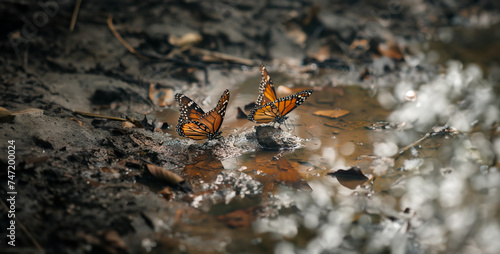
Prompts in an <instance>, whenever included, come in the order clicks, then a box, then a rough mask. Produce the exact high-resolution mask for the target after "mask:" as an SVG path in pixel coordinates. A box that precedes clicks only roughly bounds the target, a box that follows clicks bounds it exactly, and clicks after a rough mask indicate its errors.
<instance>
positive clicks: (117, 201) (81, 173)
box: [0, 0, 500, 253]
mask: <svg viewBox="0 0 500 254" xmlns="http://www.w3.org/2000/svg"><path fill="white" fill-rule="evenodd" d="M77 2H78V1H69V0H66V1H63V0H61V1H55V0H54V1H30V0H25V1H1V2H0V12H1V16H0V20H1V24H2V26H1V28H0V31H1V34H2V38H1V39H0V54H1V56H0V61H1V65H0V91H1V93H0V107H3V108H4V109H5V110H7V111H8V112H7V111H3V113H2V118H1V123H0V136H1V137H2V138H1V140H0V142H1V145H0V146H1V147H2V150H1V151H2V155H0V165H1V168H2V170H1V172H0V175H1V177H0V179H2V180H1V181H2V182H1V183H0V185H1V186H2V201H3V202H4V204H6V205H7V206H3V208H2V215H1V220H0V221H1V226H2V230H1V231H0V232H2V233H1V236H0V239H1V243H0V244H1V248H2V249H4V250H8V251H10V252H11V253H29V252H42V251H43V252H47V253H96V252H105V253H140V252H149V251H153V252H154V251H157V252H159V253H161V252H165V251H167V250H168V251H171V252H174V253H177V252H185V251H187V252H190V253H199V252H206V253H216V252H229V253H231V252H233V253H235V252H239V251H241V250H245V249H247V250H248V251H249V252H270V251H272V250H273V244H274V243H273V240H272V239H273V238H272V237H271V236H266V235H265V234H264V236H263V237H262V239H264V240H262V239H261V241H260V242H259V243H255V242H251V241H247V240H246V239H244V238H243V237H238V234H235V233H234V231H232V230H233V228H234V223H233V224H231V223H227V220H229V219H224V218H222V219H221V218H217V217H216V216H213V215H211V214H210V213H207V209H204V208H207V207H204V206H203V205H202V206H201V208H200V207H196V206H194V205H193V202H192V201H193V198H195V196H192V194H190V193H189V188H194V189H195V190H200V189H202V187H199V186H198V185H197V182H196V181H199V178H196V177H195V176H196V174H195V173H192V174H189V173H186V172H185V166H186V165H190V164H192V158H193V157H196V156H203V152H200V151H205V150H206V149H209V150H210V149H215V150H216V149H217V147H215V148H210V147H209V148H206V147H205V146H203V145H202V143H199V144H198V143H196V144H192V143H189V144H191V145H188V143H187V141H186V140H185V139H179V137H178V136H177V134H176V133H175V131H174V128H175V127H173V128H172V126H175V124H176V120H177V117H178V115H176V114H177V113H176V112H175V111H177V109H178V108H177V105H175V103H173V101H172V97H173V94H175V93H177V92H182V93H189V94H191V96H192V98H193V99H195V100H196V101H201V100H203V99H204V98H206V96H207V95H212V93H217V94H220V93H221V91H222V90H223V89H225V88H231V87H237V86H238V85H239V84H241V83H242V82H244V81H245V80H246V79H248V78H253V79H254V80H256V82H255V86H257V84H258V78H257V76H258V75H259V70H258V65H259V64H260V63H261V62H264V63H266V65H268V66H270V68H272V69H274V70H279V71H282V72H286V73H287V74H288V75H289V78H290V77H291V79H292V80H295V81H296V82H297V83H298V84H299V85H301V86H309V87H315V88H318V87H319V88H322V87H332V86H338V85H341V84H346V83H348V84H359V85H360V86H361V87H363V88H365V89H368V90H369V89H373V90H374V91H375V90H376V88H377V87H378V86H384V85H383V84H381V83H380V82H377V78H380V79H382V80H385V81H387V80H395V79H397V78H400V77H401V76H404V75H413V74H418V75H415V79H422V80H424V81H425V80H426V79H429V78H430V77H432V76H434V75H436V74H438V73H440V72H441V71H442V66H441V65H440V63H441V62H440V61H444V59H443V58H441V59H435V61H433V62H431V63H426V64H421V65H417V66H415V65H412V59H413V58H418V56H419V55H421V54H425V52H426V50H428V47H429V42H430V41H433V40H437V39H436V38H438V39H439V36H446V35H447V34H446V33H444V35H443V33H441V32H442V28H443V27H445V28H446V29H448V30H446V31H447V32H449V31H452V30H453V29H462V28H470V27H473V28H474V29H483V30H487V29H490V28H491V27H492V26H493V27H494V25H495V24H498V22H499V21H500V16H499V14H498V11H499V10H500V5H499V4H498V3H497V1H442V2H441V1H430V2H428V1H417V2H412V1H387V2H380V1H370V0H366V1H334V2H331V1H253V2H245V1H218V0H217V1H196V0H192V1H187V0H185V1H184V0H181V1H146V2H142V1H82V3H81V6H80V7H79V11H78V13H77V15H76V19H75V22H74V29H73V30H72V31H70V26H71V20H72V17H73V16H75V14H74V10H75V6H76V5H77ZM110 22H111V23H112V24H111V25H110ZM497 27H498V25H497ZM113 30H114V31H115V32H117V33H118V34H120V36H121V37H122V38H123V41H126V43H127V44H128V45H129V46H130V47H131V48H133V49H135V51H133V52H131V51H130V50H129V49H127V47H126V46H125V45H124V43H123V41H120V40H119V39H118V38H117V36H116V34H114V33H113ZM186 35H187V36H186ZM183 36H184V37H183ZM494 36H496V39H498V33H496V35H493V38H495V37H494ZM490 40H491V39H490ZM490 40H488V39H486V40H484V41H482V43H481V45H480V48H481V49H482V51H487V52H498V51H497V50H498V45H493V43H489V42H490ZM438 41H439V45H442V44H445V45H446V43H448V44H449V45H455V46H456V45H458V47H460V44H461V43H462V42H451V41H446V40H438ZM443 41H444V42H443ZM493 41H494V40H493ZM463 43H464V44H466V43H467V41H465V42H463ZM467 45H468V44H466V45H465V47H463V48H466V49H464V50H468V49H470V47H467ZM495 47H496V48H495ZM450 51H451V50H450ZM447 52H449V51H447ZM485 54H487V53H485ZM465 55H466V57H465V58H467V55H474V54H465ZM487 56H488V57H487V58H484V59H483V61H481V62H480V64H481V67H482V68H483V69H484V71H485V73H486V74H487V75H490V76H491V78H492V79H495V78H498V77H497V76H495V75H497V73H496V72H495V70H498V68H499V67H498V61H499V56H498V54H487ZM462 60H464V61H467V60H468V59H462ZM471 61H474V59H471ZM322 72H328V73H333V74H331V76H329V77H330V78H329V79H315V77H316V76H315V75H316V74H318V73H322ZM304 75H308V76H306V78H305V79H304V78H303V77H304ZM304 80H306V81H304ZM151 87H153V91H156V90H155V89H165V90H163V91H165V92H166V93H167V99H166V101H165V102H164V104H165V105H163V104H161V103H159V102H158V101H154V100H152V98H151V97H150V93H151ZM153 98H154V96H153ZM234 98H236V97H234ZM248 102H249V101H248ZM246 103H247V102H239V104H238V106H243V105H244V104H246ZM160 104H161V105H162V106H160ZM208 104H210V105H212V104H214V102H210V103H208ZM165 108H166V109H171V111H166V112H167V113H166V115H167V116H160V114H157V112H161V111H162V110H164V109H165ZM26 109H28V110H27V111H23V110H26ZM75 111H82V112H89V113H93V114H100V115H105V116H114V117H121V118H126V117H129V118H133V119H136V120H138V121H141V120H143V119H144V116H145V115H147V117H148V118H147V119H146V121H145V122H142V125H140V124H138V125H135V126H134V128H127V126H125V125H124V124H123V121H114V120H110V119H105V118H100V117H89V116H84V115H81V114H77V113H75ZM228 117H229V116H228ZM231 117H235V116H234V115H233V116H231ZM157 122H162V123H163V122H164V123H165V124H164V127H166V126H170V127H171V128H170V129H168V128H167V129H164V130H161V125H160V124H156V123H157ZM253 138H254V139H253V140H252V136H251V135H250V136H249V138H248V139H249V140H250V141H249V143H251V144H254V145H255V143H256V141H255V137H253ZM10 140H12V141H15V143H14V145H15V177H12V178H11V179H10V180H12V183H9V184H8V182H7V181H8V180H9V178H8V173H7V170H6V169H7V167H8V165H10V162H9V159H8V152H7V151H8V149H7V147H8V146H9V143H8V142H9V141H10ZM216 146H217V145H216ZM241 147H242V146H241ZM241 147H240V148H241ZM219 149H220V148H219ZM245 149H246V148H245ZM252 149H253V148H249V150H252ZM11 150H12V149H11ZM234 153H235V154H236V153H238V151H236V150H235V151H234ZM224 156H226V157H229V156H231V155H228V154H226V155H224ZM148 164H153V165H160V166H162V167H165V168H168V169H170V170H171V171H173V172H176V173H178V174H180V175H181V176H182V177H184V178H185V179H186V185H178V184H177V185H176V184H174V185H172V184H168V183H165V182H164V181H162V180H161V179H157V178H155V177H154V176H153V175H152V174H151V173H150V171H148V169H147V166H146V165H148ZM216 167H217V166H213V165H212V166H210V168H216ZM241 181H246V182H245V184H246V186H247V187H248V188H250V189H251V186H252V184H253V183H252V181H253V180H252V179H246V180H245V179H243V180H241ZM9 186H14V187H13V188H10V190H9ZM186 186H187V187H186ZM197 186H198V187H197ZM227 186H228V187H227V188H228V189H229V188H231V187H234V186H235V185H231V184H228V185H227ZM13 190H14V191H16V192H17V193H16V194H15V211H9V210H12V209H5V208H8V207H9V206H10V203H9V201H8V200H7V197H8V196H9V195H8V194H7V192H8V191H13ZM238 191H239V192H238V193H242V192H243V191H242V190H238ZM256 192H259V190H257V191H256ZM264 210H265V209H264ZM9 212H10V213H15V242H13V243H15V247H12V246H11V245H9V244H8V242H9V241H12V239H9V238H8V237H7V236H6V235H7V234H8V232H7V231H6V227H7V225H9V224H8V223H10V221H11V220H10V217H8V214H9ZM252 214H254V215H255V216H270V215H269V214H268V213H266V211H252ZM207 225H210V226H209V227H210V229H211V230H209V229H208V228H207ZM213 229H215V231H216V234H218V235H219V239H221V238H224V237H226V238H232V241H230V244H227V245H221V244H219V243H217V242H210V241H206V242H204V243H203V244H204V245H203V246H199V245H198V244H197V243H195V242H189V241H187V240H186V239H187V237H186V235H190V234H191V235H198V236H200V238H202V239H203V238H207V239H208V238H210V237H209V236H210V235H211V234H214V231H212V230H213ZM247 230H250V229H247Z"/></svg>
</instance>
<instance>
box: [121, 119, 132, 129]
mask: <svg viewBox="0 0 500 254" xmlns="http://www.w3.org/2000/svg"><path fill="white" fill-rule="evenodd" d="M122 128H124V129H126V128H135V124H133V123H131V122H129V121H124V122H122Z"/></svg>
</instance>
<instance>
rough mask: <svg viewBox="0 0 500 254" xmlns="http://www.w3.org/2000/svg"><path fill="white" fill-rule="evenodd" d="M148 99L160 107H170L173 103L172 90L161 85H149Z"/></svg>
mask: <svg viewBox="0 0 500 254" xmlns="http://www.w3.org/2000/svg"><path fill="white" fill-rule="evenodd" d="M149 99H150V100H151V101H152V102H153V103H154V104H156V105H158V106H160V107H165V106H170V105H172V104H173V103H174V100H175V98H174V89H173V88H172V87H169V86H165V85H161V84H153V83H150V84H149Z"/></svg>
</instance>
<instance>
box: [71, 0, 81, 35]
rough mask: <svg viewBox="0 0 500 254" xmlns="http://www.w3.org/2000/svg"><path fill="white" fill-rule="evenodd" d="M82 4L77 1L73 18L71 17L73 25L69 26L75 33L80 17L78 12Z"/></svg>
mask: <svg viewBox="0 0 500 254" xmlns="http://www.w3.org/2000/svg"><path fill="white" fill-rule="evenodd" d="M81 4H82V0H76V4H75V9H74V10H73V16H71V24H70V25H69V31H70V32H73V30H74V29H75V24H76V17H77V16H78V12H79V11H80V5H81Z"/></svg>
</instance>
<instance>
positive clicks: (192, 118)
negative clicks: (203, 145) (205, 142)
mask: <svg viewBox="0 0 500 254" xmlns="http://www.w3.org/2000/svg"><path fill="white" fill-rule="evenodd" d="M176 98H179V99H178V100H177V101H178V102H179V105H180V107H181V115H180V117H179V123H178V124H177V128H176V131H177V133H178V134H179V135H180V136H183V137H187V138H191V139H194V140H201V139H216V138H218V137H219V136H220V135H221V133H220V131H219V129H220V127H221V125H222V122H223V120H224V115H225V114H226V109H227V104H228V102H229V90H227V89H226V90H225V91H224V93H223V94H222V96H221V98H220V99H219V102H218V103H217V106H216V107H215V108H214V109H212V110H211V111H209V112H208V113H205V114H202V115H200V112H203V110H202V109H201V108H200V107H199V106H198V105H197V104H196V103H195V102H194V101H192V100H191V99H189V98H188V97H186V96H185V95H179V94H177V95H176ZM185 98H187V99H185Z"/></svg>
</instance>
